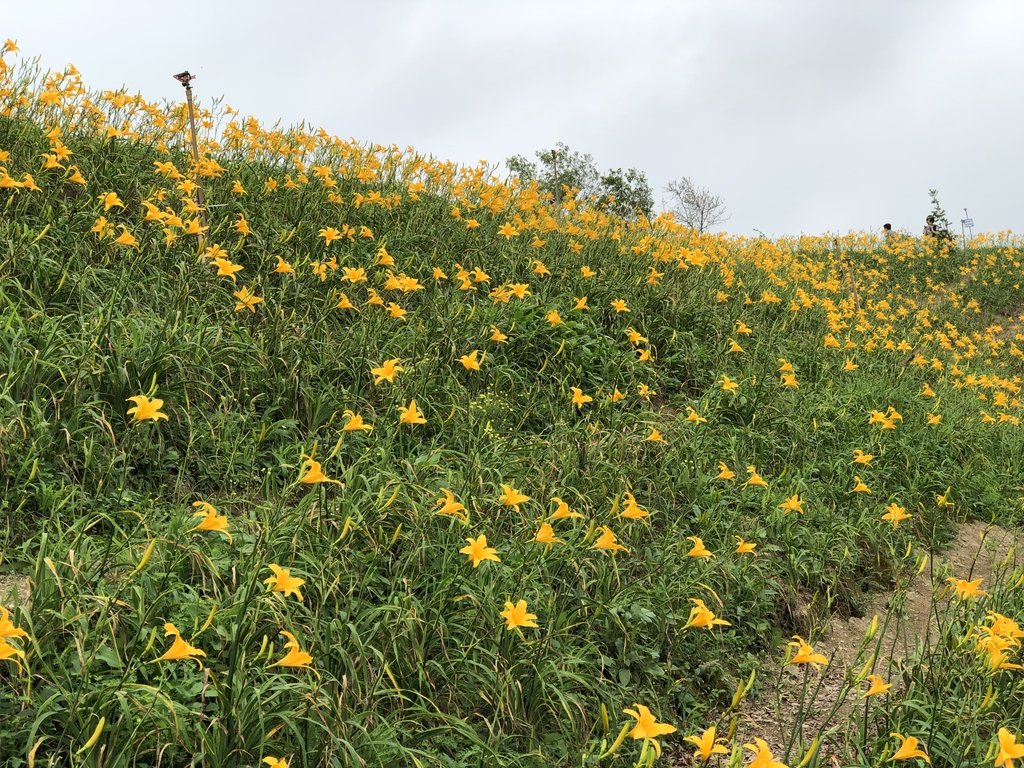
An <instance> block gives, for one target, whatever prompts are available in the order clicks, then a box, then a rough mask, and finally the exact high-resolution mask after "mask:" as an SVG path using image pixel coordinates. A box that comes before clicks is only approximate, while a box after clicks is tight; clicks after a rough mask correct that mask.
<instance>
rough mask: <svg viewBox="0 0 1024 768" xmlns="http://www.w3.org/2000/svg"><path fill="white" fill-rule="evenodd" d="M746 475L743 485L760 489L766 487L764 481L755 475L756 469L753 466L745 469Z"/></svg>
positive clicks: (766, 484)
mask: <svg viewBox="0 0 1024 768" xmlns="http://www.w3.org/2000/svg"><path fill="white" fill-rule="evenodd" d="M747 474H748V475H749V477H748V478H747V481H746V482H745V483H744V485H756V486H760V487H762V488H765V487H767V486H768V483H767V482H765V479H764V478H763V477H761V476H760V475H759V474H757V467H755V466H754V465H753V464H751V465H750V466H749V467H747Z"/></svg>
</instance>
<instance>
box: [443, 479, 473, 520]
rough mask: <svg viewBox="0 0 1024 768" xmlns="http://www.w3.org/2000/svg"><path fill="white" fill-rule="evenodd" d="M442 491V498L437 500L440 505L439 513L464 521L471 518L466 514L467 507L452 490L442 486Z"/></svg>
mask: <svg viewBox="0 0 1024 768" xmlns="http://www.w3.org/2000/svg"><path fill="white" fill-rule="evenodd" d="M441 493H442V496H441V498H439V499H438V500H437V502H436V504H437V506H438V510H437V514H439V515H447V516H448V517H454V518H457V519H458V520H461V521H462V522H464V523H465V522H466V521H467V520H469V516H468V515H467V514H466V507H465V506H464V505H463V504H462V503H461V502H459V501H457V500H456V499H455V494H454V493H453V492H452V491H450V490H448V489H447V488H442V489H441Z"/></svg>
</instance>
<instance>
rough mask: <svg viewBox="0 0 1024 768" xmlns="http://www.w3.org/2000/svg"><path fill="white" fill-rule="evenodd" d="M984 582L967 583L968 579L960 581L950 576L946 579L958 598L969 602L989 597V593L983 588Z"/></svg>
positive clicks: (976, 580)
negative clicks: (973, 598) (977, 598)
mask: <svg viewBox="0 0 1024 768" xmlns="http://www.w3.org/2000/svg"><path fill="white" fill-rule="evenodd" d="M983 581H984V579H974V580H973V581H967V580H966V579H958V578H956V577H955V576H950V577H948V578H947V579H946V582H947V583H948V584H949V585H950V586H951V587H953V589H955V590H956V596H957V597H959V598H960V599H961V600H969V599H970V598H972V597H982V596H984V595H987V594H988V592H986V591H985V590H984V589H982V588H981V582H983Z"/></svg>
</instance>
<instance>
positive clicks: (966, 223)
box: [960, 208, 974, 253]
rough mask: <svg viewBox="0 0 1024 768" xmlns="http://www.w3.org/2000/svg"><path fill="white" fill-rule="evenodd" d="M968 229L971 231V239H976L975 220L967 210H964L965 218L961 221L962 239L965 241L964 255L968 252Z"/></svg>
mask: <svg viewBox="0 0 1024 768" xmlns="http://www.w3.org/2000/svg"><path fill="white" fill-rule="evenodd" d="M968 229H969V230H971V237H974V219H972V218H971V215H970V214H969V213H968V212H967V209H966V208H964V217H963V218H962V219H960V237H961V238H962V239H963V243H964V253H966V252H967V230H968Z"/></svg>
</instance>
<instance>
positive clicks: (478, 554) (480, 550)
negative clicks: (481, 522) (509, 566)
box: [459, 533, 501, 568]
mask: <svg viewBox="0 0 1024 768" xmlns="http://www.w3.org/2000/svg"><path fill="white" fill-rule="evenodd" d="M466 544H467V546H465V547H463V548H462V549H460V550H459V552H460V553H461V554H463V555H465V556H466V557H468V558H469V560H470V562H471V563H473V567H474V568H477V567H479V565H480V563H482V562H484V560H493V561H494V562H496V563H500V562H501V558H500V557H498V550H496V549H494V548H493V547H488V546H487V537H486V536H485V535H484V534H482V533H481V534H480V535H479V536H477V537H476V538H475V539H466Z"/></svg>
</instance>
